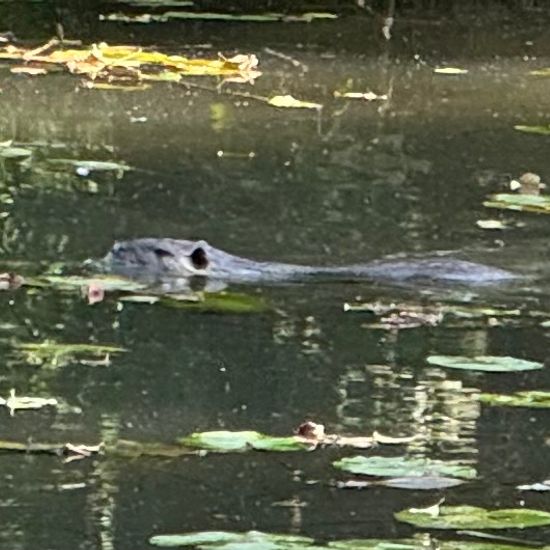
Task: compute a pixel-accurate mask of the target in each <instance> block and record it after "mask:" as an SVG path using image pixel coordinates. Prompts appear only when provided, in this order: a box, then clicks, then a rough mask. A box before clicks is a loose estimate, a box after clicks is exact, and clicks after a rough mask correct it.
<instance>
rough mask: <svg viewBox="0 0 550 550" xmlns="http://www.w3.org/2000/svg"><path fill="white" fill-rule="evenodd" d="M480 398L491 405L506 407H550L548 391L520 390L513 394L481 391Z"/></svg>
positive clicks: (549, 393)
mask: <svg viewBox="0 0 550 550" xmlns="http://www.w3.org/2000/svg"><path fill="white" fill-rule="evenodd" d="M479 400H480V401H482V402H483V403H488V404H489V405H498V406H505V407H531V408H533V409H548V408H550V392H547V391H536V390H535V391H519V392H516V393H514V394H512V395H499V394H496V393H480V394H479Z"/></svg>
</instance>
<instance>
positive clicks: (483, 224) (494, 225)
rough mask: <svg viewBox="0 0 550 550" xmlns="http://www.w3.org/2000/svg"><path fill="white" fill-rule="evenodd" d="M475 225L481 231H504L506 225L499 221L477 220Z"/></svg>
mask: <svg viewBox="0 0 550 550" xmlns="http://www.w3.org/2000/svg"><path fill="white" fill-rule="evenodd" d="M476 225H477V226H478V227H480V228H481V229H506V227H507V226H506V224H505V223H504V222H503V221H501V220H477V222H476Z"/></svg>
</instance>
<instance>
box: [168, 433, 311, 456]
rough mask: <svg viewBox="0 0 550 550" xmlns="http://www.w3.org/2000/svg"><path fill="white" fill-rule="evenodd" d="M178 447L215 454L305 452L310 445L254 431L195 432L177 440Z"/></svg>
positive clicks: (301, 441)
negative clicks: (252, 451) (251, 451)
mask: <svg viewBox="0 0 550 550" xmlns="http://www.w3.org/2000/svg"><path fill="white" fill-rule="evenodd" d="M178 443H179V444H180V445H184V446H185V447H191V448H196V449H202V450H205V451H213V452H217V453H235V452H245V451H250V450H256V451H280V452H287V451H305V450H308V449H310V448H311V445H310V444H309V443H307V442H305V441H304V440H303V439H301V438H299V437H293V436H291V437H273V436H269V435H264V434H261V433H259V432H254V431H242V432H231V431H226V430H220V431H212V432H197V433H193V434H191V435H189V436H187V437H182V438H180V439H178Z"/></svg>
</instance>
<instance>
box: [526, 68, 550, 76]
mask: <svg viewBox="0 0 550 550" xmlns="http://www.w3.org/2000/svg"><path fill="white" fill-rule="evenodd" d="M529 74H532V75H535V76H550V68H549V67H545V68H543V69H536V70H534V71H529Z"/></svg>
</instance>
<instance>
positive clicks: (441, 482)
mask: <svg viewBox="0 0 550 550" xmlns="http://www.w3.org/2000/svg"><path fill="white" fill-rule="evenodd" d="M463 483H465V481H464V480H463V479H456V478H454V477H443V476H408V477H391V478H388V479H377V480H374V481H363V480H360V481H359V480H355V479H352V480H348V481H342V482H339V483H337V487H338V488H339V489H363V488H365V487H372V486H382V487H391V488H393V489H409V490H412V491H432V490H434V489H447V488H449V487H456V486H458V485H462V484H463Z"/></svg>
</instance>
